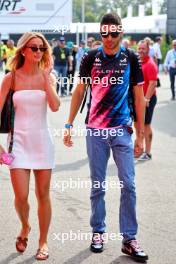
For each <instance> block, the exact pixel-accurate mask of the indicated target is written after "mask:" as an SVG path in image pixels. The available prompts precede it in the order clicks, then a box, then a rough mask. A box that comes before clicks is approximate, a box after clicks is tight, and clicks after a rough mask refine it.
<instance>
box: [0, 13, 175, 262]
mask: <svg viewBox="0 0 176 264" xmlns="http://www.w3.org/2000/svg"><path fill="white" fill-rule="evenodd" d="M121 25H122V22H121V18H120V17H119V16H118V15H117V14H112V13H108V14H105V15H104V16H103V17H102V20H101V23H100V34H101V41H98V40H95V39H94V38H93V37H90V38H88V40H87V43H85V41H83V40H82V41H81V42H80V47H76V46H75V45H74V44H73V43H72V42H68V43H66V42H65V38H64V36H61V37H60V38H59V40H53V41H52V43H51V44H52V45H49V43H48V41H47V40H46V38H45V37H44V36H43V35H42V34H40V33H35V32H28V33H25V34H24V35H23V36H22V37H21V38H20V39H19V41H18V43H17V47H15V46H14V42H13V41H12V40H9V41H8V42H7V45H4V44H3V43H2V42H1V46H0V54H1V62H3V63H4V64H5V73H6V75H5V77H4V78H3V81H2V85H1V89H0V112H2V109H3V106H4V102H5V100H6V97H7V94H8V92H9V90H10V89H13V91H14V95H13V103H14V107H15V118H14V125H13V130H12V132H11V133H10V134H9V137H10V139H9V140H8V143H9V142H11V141H12V143H13V147H12V152H13V155H14V160H13V161H12V163H11V164H10V166H9V169H10V175H11V182H12V186H13V189H14V195H15V209H16V212H17V214H18V217H19V221H20V223H21V230H20V232H19V235H18V236H17V239H16V249H17V251H18V252H21V253H23V252H24V251H25V250H26V247H27V244H28V234H29V232H30V231H31V226H30V223H29V208H30V206H29V203H28V195H29V180H30V172H31V170H33V171H34V175H35V186H36V197H37V201H38V221H39V229H40V235H39V241H38V249H37V252H36V259H37V260H46V259H47V258H48V257H49V249H48V244H47V235H48V230H49V226H50V220H51V201H50V193H49V189H50V180H51V174H52V169H53V168H54V145H53V141H52V136H51V134H50V132H49V130H48V125H47V118H46V115H47V105H49V107H50V109H51V110H52V111H53V112H56V111H58V109H59V106H60V98H59V95H58V94H59V93H60V95H61V96H65V95H66V91H67V84H64V85H63V84H62V83H60V82H57V78H56V77H57V76H58V77H60V78H63V77H68V75H69V76H74V74H75V71H76V70H77V69H78V68H79V78H80V80H82V82H78V83H77V84H76V86H75V88H74V89H73V91H72V88H73V84H72V85H70V87H69V91H70V93H72V98H71V105H70V113H69V117H68V119H67V121H66V124H65V135H64V139H63V143H64V145H65V146H67V147H72V146H73V141H72V127H73V123H74V120H75V117H76V115H77V113H78V110H79V108H80V106H81V104H82V102H83V99H84V96H85V94H86V91H87V87H88V86H89V87H91V96H90V98H89V103H88V111H87V117H86V128H87V131H89V133H90V132H91V134H89V133H87V134H86V146H87V154H88V159H89V167H90V178H91V182H92V188H91V195H90V199H91V219H90V224H91V228H92V241H91V245H90V250H91V251H92V252H95V253H100V252H102V251H103V249H104V237H103V234H104V233H105V232H106V223H105V216H106V208H105V200H104V196H105V188H104V186H103V182H105V179H106V169H107V163H108V159H109V156H110V150H112V153H113V158H114V162H115V164H116V166H117V168H118V177H119V180H120V181H121V182H123V188H122V189H121V198H120V211H119V226H120V227H119V230H120V233H121V234H122V236H123V239H122V252H123V253H125V254H127V255H129V256H131V257H133V258H134V259H135V260H137V261H140V262H144V261H146V260H147V259H148V255H147V254H146V253H145V252H144V251H143V250H142V248H141V247H140V245H139V242H138V240H137V238H136V235H137V231H138V221H137V217H136V189H135V169H134V156H135V157H136V158H137V159H138V160H149V159H151V158H152V155H151V143H152V129H151V121H152V116H153V111H154V107H155V105H156V102H157V97H156V87H157V83H158V67H159V65H160V63H161V59H162V54H161V50H160V44H161V41H162V39H161V38H160V37H158V38H157V39H156V43H154V44H153V43H152V41H151V39H149V38H146V39H144V40H141V41H140V42H139V43H138V45H137V53H136V52H135V51H134V50H132V49H129V47H130V41H129V40H128V39H123V31H121V30H119V28H121V27H119V26H121ZM105 26H106V30H105ZM114 28H115V31H114ZM164 65H165V70H167V71H169V73H170V79H171V90H172V99H173V100H174V99H175V90H174V80H175V75H176V40H174V41H173V49H171V50H170V51H168V53H167V56H166V60H165V64H164ZM71 78H72V77H69V79H71ZM86 78H87V79H88V80H91V83H90V82H89V83H87V82H86ZM105 78H106V79H107V80H108V82H107V83H106V84H105V83H104V80H105ZM97 80H99V81H98V82H97ZM12 81H13V87H11V84H12ZM133 120H134V122H135V130H136V139H135V143H134V146H133V142H132V137H131V136H132V133H133V127H132V122H133ZM97 130H98V131H99V135H98V136H97V134H96V133H95V132H97ZM104 130H105V131H107V137H106V139H105V138H104V133H103V132H104ZM144 142H145V148H144V147H143V145H144ZM4 152H6V150H5V149H4V148H3V146H2V145H0V154H2V153H4ZM0 163H1V164H2V163H3V159H1V158H0ZM97 181H98V182H99V183H100V184H99V186H98V187H97V186H95V184H94V183H95V182H97Z"/></svg>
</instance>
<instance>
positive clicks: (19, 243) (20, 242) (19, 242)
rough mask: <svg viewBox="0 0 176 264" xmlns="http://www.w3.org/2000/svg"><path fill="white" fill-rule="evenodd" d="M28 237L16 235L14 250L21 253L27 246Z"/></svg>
mask: <svg viewBox="0 0 176 264" xmlns="http://www.w3.org/2000/svg"><path fill="white" fill-rule="evenodd" d="M27 242H28V238H27V237H25V238H22V237H17V239H16V250H17V251H18V252H20V253H23V252H24V251H25V250H26V248H27Z"/></svg>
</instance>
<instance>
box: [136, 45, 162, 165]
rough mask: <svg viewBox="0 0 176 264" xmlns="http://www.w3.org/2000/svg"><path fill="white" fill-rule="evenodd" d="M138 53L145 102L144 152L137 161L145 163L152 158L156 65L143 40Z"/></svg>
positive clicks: (155, 101)
mask: <svg viewBox="0 0 176 264" xmlns="http://www.w3.org/2000/svg"><path fill="white" fill-rule="evenodd" d="M138 53H139V56H140V59H141V62H142V72H143V76H144V85H143V89H144V96H145V100H146V111H145V126H144V140H145V151H144V153H143V154H142V155H141V156H140V157H139V158H138V160H139V161H140V160H141V161H146V160H150V159H151V158H152V155H151V146H152V139H153V132H152V128H151V122H152V117H153V112H154V108H155V106H156V103H157V97H156V85H157V75H158V70H157V65H156V63H155V62H154V60H153V59H152V58H151V57H150V56H149V45H148V42H146V41H145V40H143V41H140V42H139V44H138Z"/></svg>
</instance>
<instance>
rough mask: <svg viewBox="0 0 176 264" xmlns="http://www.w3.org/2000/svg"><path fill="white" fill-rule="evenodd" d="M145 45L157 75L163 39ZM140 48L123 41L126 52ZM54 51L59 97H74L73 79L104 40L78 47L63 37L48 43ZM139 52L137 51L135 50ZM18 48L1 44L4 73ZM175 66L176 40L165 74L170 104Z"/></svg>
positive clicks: (0, 64)
mask: <svg viewBox="0 0 176 264" xmlns="http://www.w3.org/2000/svg"><path fill="white" fill-rule="evenodd" d="M144 40H145V42H146V43H147V45H148V46H149V56H150V57H152V58H153V60H154V61H155V62H156V64H157V66H158V72H159V70H160V65H161V60H162V58H163V55H162V52H161V43H162V37H160V36H158V37H156V38H155V41H153V40H152V39H151V38H149V37H145V38H144ZM134 43H135V46H137V45H138V43H137V44H136V42H134V41H131V40H130V39H127V38H123V39H122V45H123V46H124V47H125V48H133V47H134ZM49 44H50V46H51V48H52V52H53V53H52V54H53V61H54V62H53V64H54V71H53V72H54V73H55V75H56V77H57V79H58V82H57V93H58V94H59V95H60V96H67V95H71V94H72V89H73V86H74V76H75V74H76V72H77V71H79V67H80V63H81V60H82V57H83V55H84V54H85V53H86V52H88V51H89V50H92V49H95V48H98V47H100V46H101V45H102V41H101V40H96V39H95V38H94V37H88V39H87V41H85V40H81V41H80V44H79V46H78V45H76V44H74V42H73V41H67V42H66V40H65V37H64V36H63V35H62V36H60V37H59V38H58V39H52V40H51V41H49ZM135 49H136V47H135ZM15 51H16V46H15V44H14V41H13V40H12V39H9V40H8V41H7V42H6V44H5V43H4V42H3V41H0V69H1V70H4V71H5V73H8V72H9V71H10V69H9V61H10V59H11V58H12V57H13V56H14V54H15ZM175 64H176V40H173V41H172V48H171V49H170V50H168V52H167V54H166V57H165V60H164V63H163V70H164V72H165V73H169V78H170V88H171V95H172V97H171V100H175V76H176V70H175V68H176V67H175ZM160 85H161V84H160V80H159V78H157V86H160Z"/></svg>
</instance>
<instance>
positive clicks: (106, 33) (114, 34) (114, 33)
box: [100, 31, 120, 38]
mask: <svg viewBox="0 0 176 264" xmlns="http://www.w3.org/2000/svg"><path fill="white" fill-rule="evenodd" d="M100 34H101V36H102V38H108V36H109V35H111V37H112V38H117V37H118V36H119V35H120V32H106V31H104V32H103V31H102V32H100Z"/></svg>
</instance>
